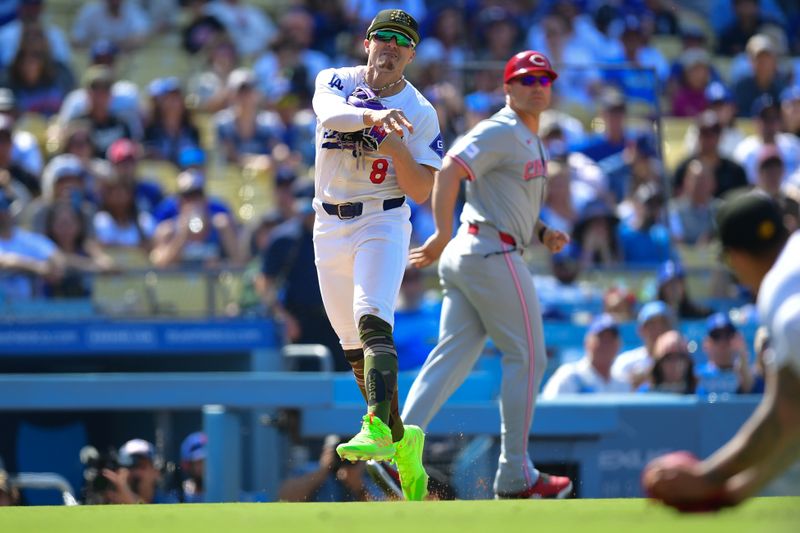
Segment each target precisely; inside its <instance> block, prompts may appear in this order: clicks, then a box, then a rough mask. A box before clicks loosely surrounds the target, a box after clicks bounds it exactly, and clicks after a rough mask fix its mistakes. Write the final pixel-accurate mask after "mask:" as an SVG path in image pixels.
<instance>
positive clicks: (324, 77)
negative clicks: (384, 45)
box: [311, 68, 366, 132]
mask: <svg viewBox="0 0 800 533" xmlns="http://www.w3.org/2000/svg"><path fill="white" fill-rule="evenodd" d="M353 71H354V69H347V70H346V71H345V70H342V69H333V68H329V69H325V70H323V71H322V72H320V73H319V74H318V75H317V80H316V88H315V89H314V98H313V99H312V101H311V105H312V106H313V108H314V113H316V115H317V119H318V120H319V122H320V124H321V125H322V127H323V128H325V129H328V130H335V131H342V132H347V131H358V130H361V129H364V128H365V127H366V126H365V125H364V111H365V110H364V109H362V108H359V107H354V106H351V105H349V104H348V103H347V97H348V96H349V95H350V94H352V92H353V90H354V89H355V86H356V83H355V80H354V79H351V78H352V77H353V76H352V73H353Z"/></svg>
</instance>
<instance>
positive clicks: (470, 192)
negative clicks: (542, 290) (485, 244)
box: [447, 107, 547, 252]
mask: <svg viewBox="0 0 800 533" xmlns="http://www.w3.org/2000/svg"><path fill="white" fill-rule="evenodd" d="M447 155H448V156H450V157H452V158H453V159H455V160H456V161H458V162H459V163H460V164H461V165H462V166H463V167H464V169H465V170H466V171H467V177H468V180H469V181H468V182H467V203H466V205H465V206H464V209H463V211H462V213H461V221H462V222H466V223H470V222H472V223H485V224H488V225H490V226H493V227H494V228H496V229H497V230H499V231H502V232H504V233H508V234H509V235H511V236H512V237H514V240H515V241H516V242H517V246H518V247H525V246H527V245H528V244H529V243H530V241H531V239H532V238H533V227H534V225H535V224H536V221H537V220H538V219H539V211H540V210H541V207H542V203H543V202H544V195H545V184H546V181H547V180H546V176H547V162H546V156H545V150H544V147H543V146H542V143H541V141H540V140H539V137H538V136H536V135H534V134H533V133H532V132H531V130H529V129H528V127H527V126H525V124H523V123H522V122H520V121H519V119H518V118H517V114H516V113H515V112H514V111H513V110H512V109H511V108H509V107H504V108H503V109H501V110H500V111H498V112H497V113H495V114H494V115H493V116H492V117H490V118H488V119H486V120H483V121H481V122H480V123H479V124H478V125H477V126H475V127H474V128H473V129H472V130H470V131H469V133H467V134H466V135H464V137H462V138H461V139H460V140H459V141H458V142H457V143H456V144H455V145H454V146H453V147H452V148H451V149H450V150H449V151H448V152H447ZM476 251H477V250H476ZM478 252H480V251H478Z"/></svg>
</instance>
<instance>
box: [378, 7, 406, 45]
mask: <svg viewBox="0 0 800 533" xmlns="http://www.w3.org/2000/svg"><path fill="white" fill-rule="evenodd" d="M378 30H393V31H397V32H400V33H402V34H404V35H406V36H408V37H410V38H411V40H412V41H414V45H417V44H419V24H418V23H417V21H416V19H415V18H414V17H412V16H411V15H409V14H408V13H406V12H405V11H403V10H402V9H384V10H382V11H378V14H377V15H375V18H374V19H372V22H371V23H370V25H369V28H367V38H368V39H369V38H370V36H371V35H372V32H375V31H378Z"/></svg>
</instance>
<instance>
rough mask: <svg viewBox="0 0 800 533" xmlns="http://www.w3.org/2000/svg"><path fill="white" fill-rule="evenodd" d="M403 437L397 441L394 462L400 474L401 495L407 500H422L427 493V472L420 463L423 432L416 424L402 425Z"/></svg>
mask: <svg viewBox="0 0 800 533" xmlns="http://www.w3.org/2000/svg"><path fill="white" fill-rule="evenodd" d="M404 427H405V434H404V435H403V439H402V440H401V441H400V442H398V443H397V453H396V454H395V455H394V462H395V464H396V465H397V472H398V473H399V474H400V487H401V488H402V489H403V496H405V497H406V500H409V501H422V500H424V499H425V496H427V495H428V474H427V472H425V467H424V466H423V465H422V449H423V448H424V447H425V433H423V432H422V429H420V428H419V427H418V426H410V425H409V426H404Z"/></svg>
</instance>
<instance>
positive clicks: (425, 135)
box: [408, 93, 444, 170]
mask: <svg viewBox="0 0 800 533" xmlns="http://www.w3.org/2000/svg"><path fill="white" fill-rule="evenodd" d="M417 94H418V93H417ZM418 96H420V97H421V96H422V95H419V94H418ZM420 107H421V110H420V113H419V119H418V120H417V122H416V123H414V134H413V135H409V140H408V151H409V152H411V156H412V157H413V158H414V161H416V162H417V163H419V164H420V165H426V166H429V167H432V168H435V169H436V170H441V168H442V156H443V154H444V142H443V141H442V134H441V133H440V131H439V117H438V115H437V114H436V110H435V109H434V108H433V106H432V105H430V104H429V103H428V102H427V101H421V102H420Z"/></svg>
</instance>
